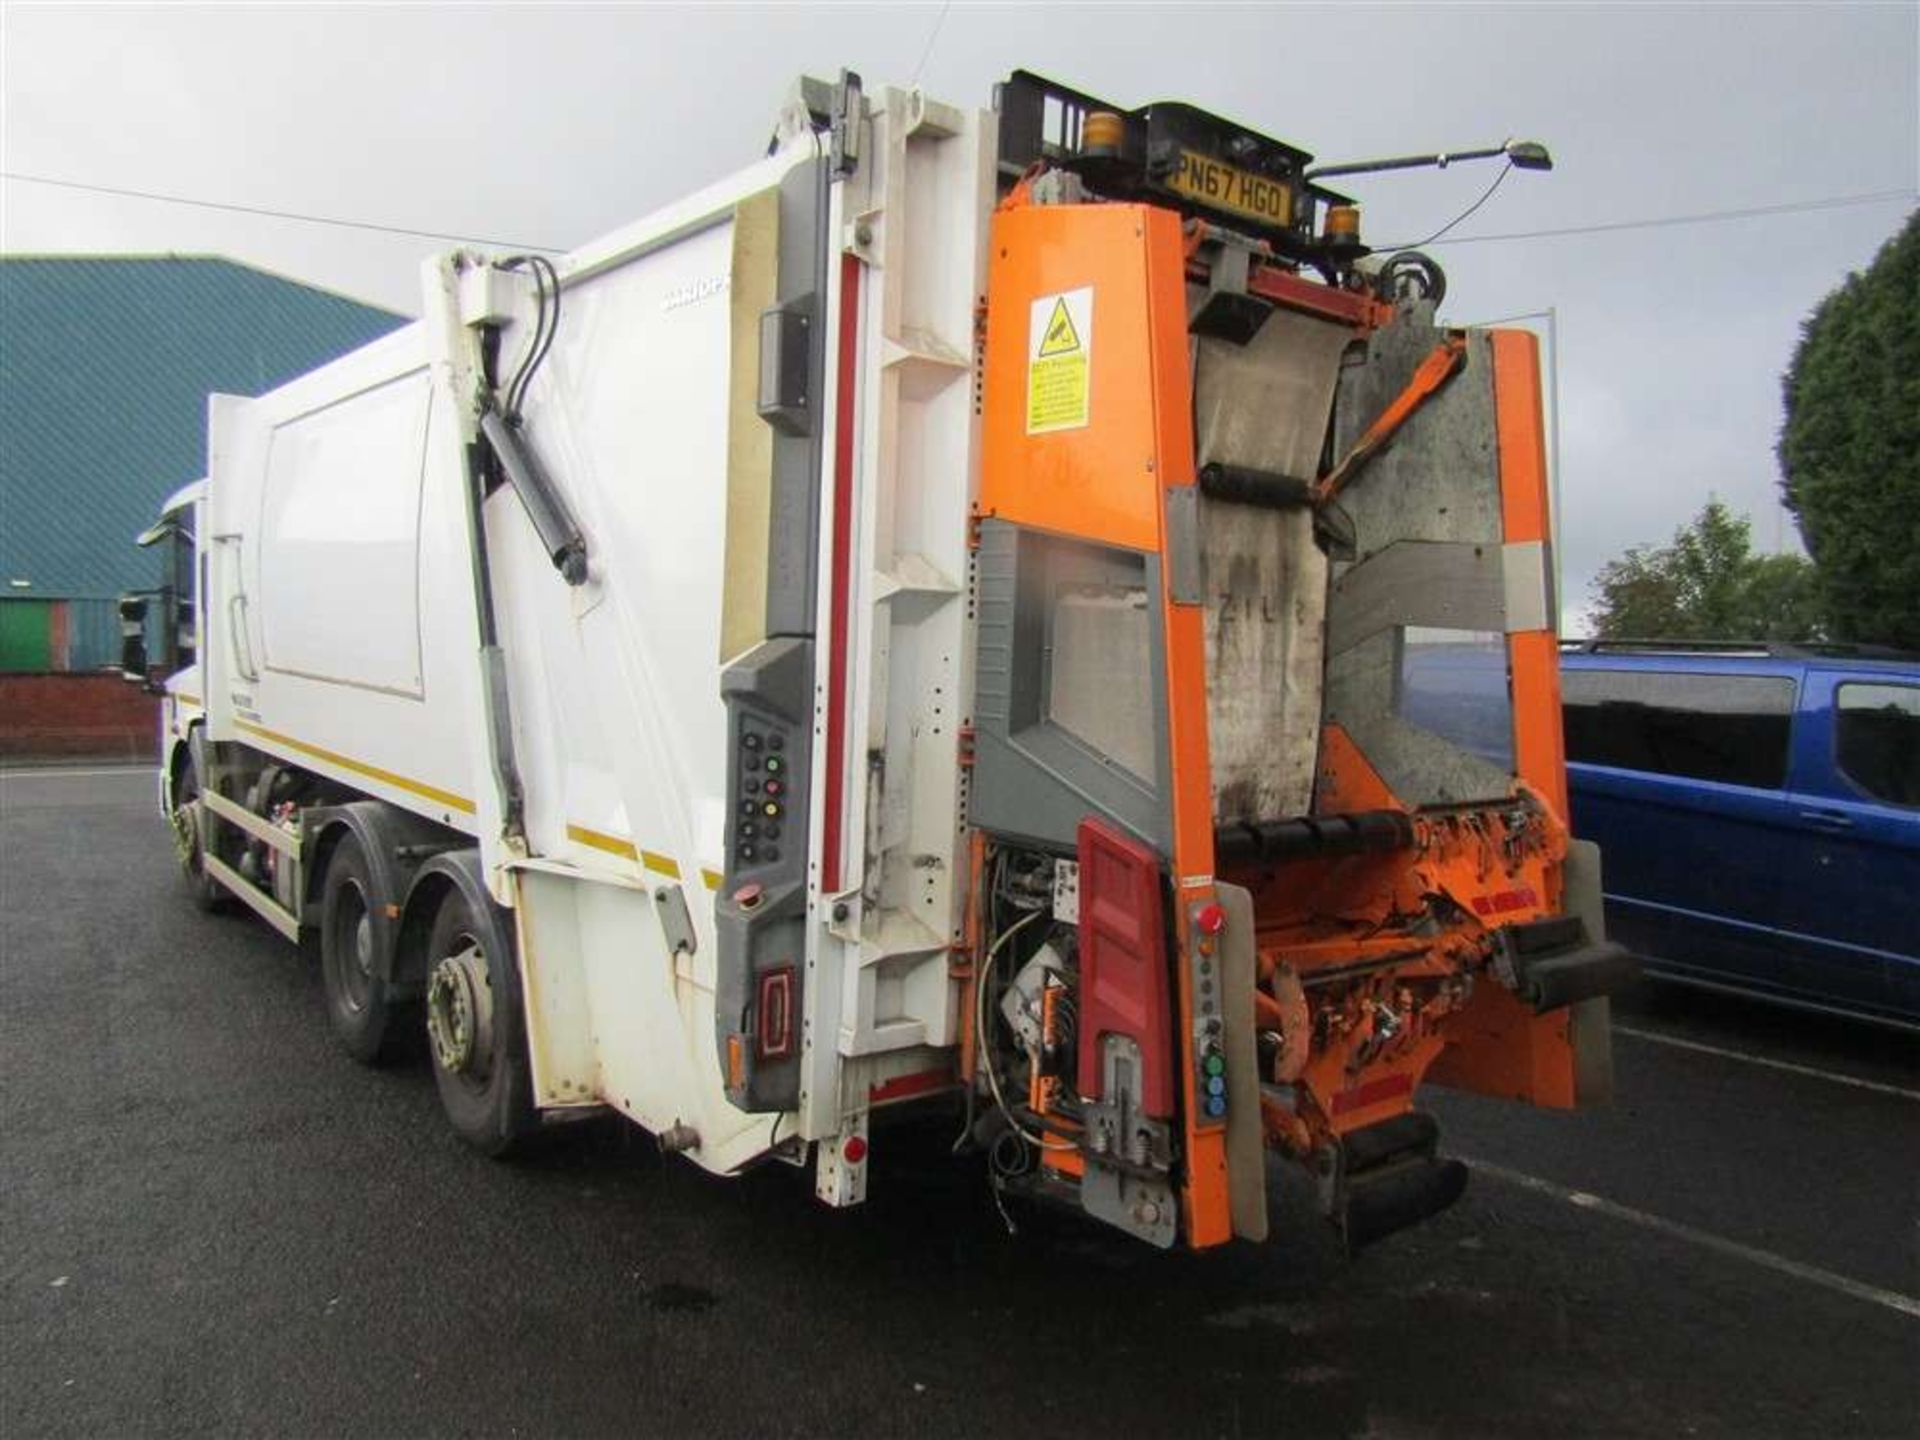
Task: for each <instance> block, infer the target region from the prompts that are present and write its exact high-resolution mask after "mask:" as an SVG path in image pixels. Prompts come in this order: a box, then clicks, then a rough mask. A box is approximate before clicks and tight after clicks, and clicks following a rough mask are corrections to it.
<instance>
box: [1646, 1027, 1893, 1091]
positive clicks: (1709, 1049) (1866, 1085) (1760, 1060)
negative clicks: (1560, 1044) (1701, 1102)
mask: <svg viewBox="0 0 1920 1440" xmlns="http://www.w3.org/2000/svg"><path fill="white" fill-rule="evenodd" d="M1613 1033H1614V1034H1616V1035H1630V1036H1632V1037H1633V1038H1634V1039H1635V1040H1648V1041H1651V1042H1652V1043H1653V1044H1655V1045H1671V1046H1673V1048H1674V1049H1676V1050H1697V1051H1698V1052H1699V1053H1700V1054H1702V1055H1718V1056H1719V1057H1720V1058H1721V1059H1722V1060H1738V1061H1740V1062H1742V1063H1743V1064H1747V1065H1759V1066H1762V1067H1764V1068H1765V1069H1768V1070H1785V1071H1786V1072H1787V1073H1788V1074H1790V1075H1807V1076H1811V1077H1812V1078H1813V1079H1815V1080H1831V1081H1832V1082H1833V1083H1834V1084H1836V1085H1851V1086H1852V1087H1853V1088H1854V1089H1856V1090H1871V1091H1873V1092H1874V1093H1875V1094H1876V1095H1897V1096H1899V1097H1900V1098H1901V1099H1902V1100H1920V1090H1903V1089H1902V1088H1901V1087H1900V1086H1898V1085H1885V1084H1882V1083H1881V1082H1880V1081H1878V1080H1862V1079H1861V1078H1860V1077H1859V1076H1857V1075H1842V1074H1840V1073H1839V1072H1838V1071H1835V1070H1816V1069H1815V1068H1814V1067H1813V1066H1811V1065H1795V1064H1793V1063H1792V1062H1791V1061H1788V1060H1769V1059H1767V1058H1766V1057H1765V1056H1764V1055H1748V1054H1745V1053H1743V1052H1741V1051H1739V1050H1723V1049H1721V1048H1720V1047H1719V1046H1718V1045H1702V1044H1701V1043H1700V1042H1699V1041H1698V1040H1682V1039H1681V1038H1680V1037H1679V1036H1677V1035H1662V1034H1660V1033H1659V1032H1658V1031H1655V1030H1636V1029H1634V1028H1633V1027H1632V1026H1631V1025H1615V1026H1614V1027H1613Z"/></svg>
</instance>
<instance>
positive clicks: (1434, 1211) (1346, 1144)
mask: <svg viewBox="0 0 1920 1440" xmlns="http://www.w3.org/2000/svg"><path fill="white" fill-rule="evenodd" d="M1439 1142H1440V1127H1439V1125H1438V1124H1436V1123H1435V1121H1434V1118H1433V1117H1432V1116H1431V1115H1428V1114H1426V1113H1425V1112H1424V1111H1419V1110H1415V1111H1410V1112H1409V1113H1407V1114H1405V1115H1396V1116H1394V1117H1393V1118H1392V1119H1391V1120H1383V1121H1381V1122H1380V1123H1379V1124H1378V1125H1369V1126H1368V1127H1367V1128H1366V1129H1364V1130H1356V1131H1354V1132H1353V1133H1351V1134H1349V1135H1345V1136H1343V1137H1341V1140H1340V1145H1339V1148H1338V1150H1337V1151H1335V1152H1334V1158H1333V1173H1332V1175H1331V1176H1330V1177H1329V1181H1328V1190H1327V1193H1326V1195H1325V1200H1326V1205H1327V1218H1328V1219H1330V1220H1331V1221H1332V1222H1333V1224H1334V1227H1335V1228H1336V1229H1337V1230H1339V1232H1340V1238H1341V1240H1342V1242H1343V1243H1344V1244H1345V1245H1346V1247H1347V1252H1348V1253H1349V1254H1353V1253H1355V1252H1357V1251H1359V1250H1362V1249H1364V1248H1365V1247H1366V1246H1368V1245H1371V1244H1373V1243H1374V1241H1376V1240H1381V1239H1384V1238H1385V1237H1386V1236H1388V1235H1391V1234H1393V1232H1394V1231H1396V1230H1404V1229H1406V1228H1407V1227H1408V1226H1409V1225H1417V1224H1418V1223H1419V1222H1420V1221H1422V1220H1425V1219H1428V1218H1429V1217H1431V1216H1434V1215H1438V1214H1439V1213H1440V1212H1441V1211H1442V1210H1445V1209H1446V1208H1447V1207H1448V1206H1450V1205H1452V1204H1453V1203H1454V1201H1456V1200H1458V1199H1459V1198H1460V1197H1461V1195H1462V1194H1464V1193H1465V1192H1466V1188H1467V1167H1466V1166H1465V1165H1463V1164H1461V1163H1460V1162H1459V1161H1458V1160H1442V1159H1441V1158H1440V1157H1439V1155H1438V1154H1437V1153H1436V1152H1437V1150H1438V1147H1439Z"/></svg>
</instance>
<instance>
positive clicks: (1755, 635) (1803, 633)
mask: <svg viewBox="0 0 1920 1440" xmlns="http://www.w3.org/2000/svg"><path fill="white" fill-rule="evenodd" d="M1752 530H1753V527H1752V525H1751V523H1750V522H1749V521H1747V520H1746V519H1744V518H1742V517H1740V516H1736V515H1735V514H1734V513H1733V512H1732V511H1731V510H1729V509H1727V507H1726V505H1725V504H1723V503H1722V502H1721V501H1719V500H1717V499H1714V500H1709V501H1708V502H1707V504H1706V508H1704V509H1703V510H1701V512H1700V513H1699V515H1698V516H1696V517H1695V518H1694V520H1693V522H1692V523H1691V524H1688V525H1683V526H1681V527H1680V529H1678V530H1676V531H1675V532H1674V536H1673V543H1672V544H1671V545H1667V546H1663V547H1660V548H1654V547H1651V546H1646V545H1636V546H1634V547H1633V548H1632V549H1631V550H1629V551H1627V553H1626V554H1624V555H1622V556H1621V557H1620V558H1619V559H1617V560H1610V561H1608V562H1607V563H1606V564H1605V565H1604V566H1602V567H1601V569H1600V573H1599V575H1598V576H1597V577H1595V579H1594V582H1593V600H1594V607H1595V611H1594V628H1595V631H1596V633H1597V634H1598V635H1599V636H1600V637H1601V638H1602V639H1641V640H1814V639H1818V638H1820V636H1821V633H1822V625H1821V612H1820V604H1819V596H1818V593H1817V591H1816V588H1815V578H1814V570H1813V566H1812V565H1811V564H1810V563H1809V562H1808V561H1806V560H1804V559H1803V558H1801V557H1800V556H1798V555H1755V554H1754V553H1753V533H1752Z"/></svg>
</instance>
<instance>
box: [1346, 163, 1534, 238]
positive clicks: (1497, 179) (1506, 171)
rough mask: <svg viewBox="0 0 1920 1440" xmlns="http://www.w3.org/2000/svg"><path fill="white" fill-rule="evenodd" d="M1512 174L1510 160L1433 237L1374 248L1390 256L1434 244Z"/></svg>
mask: <svg viewBox="0 0 1920 1440" xmlns="http://www.w3.org/2000/svg"><path fill="white" fill-rule="evenodd" d="M1512 173H1513V162H1512V161H1511V160H1509V161H1508V162H1507V163H1506V164H1505V165H1502V166H1501V167H1500V173H1499V174H1498V175H1496V176H1494V177H1493V183H1492V184H1491V185H1489V186H1487V188H1486V189H1484V190H1482V191H1481V192H1480V198H1479V199H1478V200H1476V201H1474V202H1473V203H1472V204H1471V205H1469V206H1468V207H1467V208H1466V209H1464V210H1462V211H1461V212H1460V213H1459V214H1458V215H1456V216H1454V217H1453V218H1452V219H1451V220H1449V221H1447V223H1446V224H1444V225H1442V226H1441V227H1440V228H1439V229H1438V230H1436V231H1434V232H1433V233H1432V234H1431V235H1429V236H1427V238H1426V239H1424V240H1412V241H1409V242H1407V243H1406V244H1404V245H1376V246H1374V247H1373V248H1374V249H1376V250H1378V251H1379V252H1380V253H1381V254H1388V253H1391V252H1392V251H1395V250H1418V249H1419V248H1420V247H1421V246H1422V245H1431V244H1433V242H1434V241H1436V240H1438V239H1439V238H1440V237H1441V236H1442V235H1444V234H1446V233H1447V232H1448V231H1449V230H1451V229H1453V227H1454V226H1456V225H1458V224H1459V223H1460V222H1461V221H1462V220H1465V219H1466V218H1467V217H1468V216H1470V215H1472V214H1473V212H1474V211H1476V210H1478V209H1479V208H1480V207H1481V206H1482V205H1484V204H1486V203H1487V201H1489V200H1491V199H1492V198H1493V192H1494V191H1496V190H1498V189H1499V188H1500V186H1501V183H1502V182H1503V181H1504V180H1505V179H1506V178H1507V176H1508V175H1510V174H1512Z"/></svg>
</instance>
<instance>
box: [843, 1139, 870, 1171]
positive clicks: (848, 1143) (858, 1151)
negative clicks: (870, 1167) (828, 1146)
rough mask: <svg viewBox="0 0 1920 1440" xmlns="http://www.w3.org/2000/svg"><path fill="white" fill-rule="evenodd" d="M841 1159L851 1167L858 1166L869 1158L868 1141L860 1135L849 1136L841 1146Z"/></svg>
mask: <svg viewBox="0 0 1920 1440" xmlns="http://www.w3.org/2000/svg"><path fill="white" fill-rule="evenodd" d="M840 1158H841V1159H842V1160H844V1161H846V1162H847V1164H849V1165H858V1164H859V1163H860V1162H861V1161H862V1160H864V1159H866V1158H867V1142H866V1139H865V1138H864V1137H862V1136H859V1135H849V1136H848V1137H847V1138H846V1140H845V1141H844V1142H843V1143H842V1144H841V1146H840Z"/></svg>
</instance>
